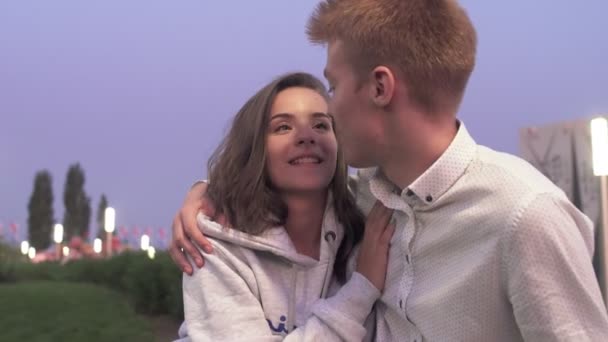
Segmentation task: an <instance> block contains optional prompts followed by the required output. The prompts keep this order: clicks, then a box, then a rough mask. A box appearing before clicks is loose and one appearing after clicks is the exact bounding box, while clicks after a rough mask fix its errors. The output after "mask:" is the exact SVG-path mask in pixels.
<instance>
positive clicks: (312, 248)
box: [283, 192, 327, 260]
mask: <svg viewBox="0 0 608 342" xmlns="http://www.w3.org/2000/svg"><path fill="white" fill-rule="evenodd" d="M283 200H284V201H285V204H287V208H288V214H287V221H286V222H285V230H286V231H287V234H288V235H289V237H290V238H291V241H292V243H293V244H294V246H295V247H296V251H297V252H298V253H300V254H303V255H307V256H309V257H311V258H314V259H317V260H319V256H320V247H321V228H322V225H323V216H324V215H325V206H326V202H327V192H316V193H305V194H302V193H298V194H288V195H285V196H283Z"/></svg>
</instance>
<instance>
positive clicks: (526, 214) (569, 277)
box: [503, 194, 608, 341]
mask: <svg viewBox="0 0 608 342" xmlns="http://www.w3.org/2000/svg"><path fill="white" fill-rule="evenodd" d="M505 241H506V243H505V244H504V245H503V260H504V261H505V262H504V263H503V265H504V274H505V277H506V284H507V292H508V297H509V300H510V302H511V304H512V306H513V311H514V315H515V319H516V322H517V325H518V327H519V329H520V331H521V333H522V335H523V337H524V340H526V341H603V340H604V339H605V338H606V336H608V316H607V314H606V307H605V305H604V302H603V300H602V296H601V293H600V289H599V285H598V282H597V279H596V277H595V274H594V271H593V266H592V255H593V224H592V223H591V221H590V220H589V219H588V218H587V217H586V216H584V215H583V214H582V213H581V212H580V211H578V209H576V207H574V206H573V205H572V204H571V203H570V202H569V201H568V200H567V199H566V198H561V197H558V196H555V195H549V194H543V195H537V196H535V197H534V198H531V199H529V200H528V201H527V204H526V205H524V206H523V207H522V210H521V211H520V212H519V213H515V219H514V220H513V225H511V229H510V230H509V231H507V232H506V235H505Z"/></svg>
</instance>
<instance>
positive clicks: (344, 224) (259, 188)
mask: <svg viewBox="0 0 608 342" xmlns="http://www.w3.org/2000/svg"><path fill="white" fill-rule="evenodd" d="M327 96H328V95H327V93H326V91H325V87H324V86H323V84H322V83H321V82H320V81H319V80H318V79H316V78H315V77H314V76H312V75H309V74H305V73H293V74H288V75H285V76H282V77H279V78H277V79H276V80H274V81H273V82H271V83H270V84H268V85H267V86H265V87H264V88H263V89H261V90H260V91H259V92H258V93H257V94H255V95H254V96H253V97H252V98H251V99H249V101H247V103H246V104H245V105H244V106H243V107H242V108H241V110H240V111H239V112H238V113H237V115H236V117H235V118H234V121H233V123H232V127H231V130H230V132H229V133H228V135H227V136H226V138H225V139H224V141H223V142H222V144H221V145H220V146H219V147H218V149H217V150H216V152H215V153H214V155H213V156H212V158H211V160H210V161H209V186H208V189H207V196H208V197H209V198H210V199H211V200H212V202H213V203H214V204H215V205H216V210H217V211H218V212H219V213H220V214H221V215H224V216H225V217H226V218H227V220H228V222H231V225H230V227H224V226H221V225H219V224H217V223H216V222H213V221H211V220H210V219H209V218H207V217H205V216H203V215H202V214H199V217H198V223H199V228H200V229H202V230H203V233H204V234H205V235H206V236H208V237H209V238H210V240H211V242H212V244H213V247H214V252H213V254H210V255H207V257H206V261H205V267H203V268H202V269H196V270H195V271H194V273H193V275H192V276H187V275H185V276H184V278H183V291H184V308H185V322H184V324H183V325H182V327H181V328H180V337H181V338H183V339H185V340H187V339H191V340H194V341H219V340H229V341H237V340H246V341H256V340H264V341H277V340H284V339H285V340H297V341H301V340H306V341H313V340H314V341H321V340H322V341H328V340H348V341H357V340H359V341H360V340H362V339H363V337H364V336H365V334H366V329H365V327H364V322H365V320H366V318H367V316H368V315H369V314H370V312H371V310H372V306H373V304H374V302H375V301H376V299H377V298H379V296H380V291H381V290H382V289H383V286H384V278H385V274H386V262H387V254H388V244H389V241H390V237H391V236H392V233H393V231H394V226H393V225H392V224H390V223H389V220H390V216H391V212H390V211H389V210H388V209H386V208H384V207H382V206H381V205H376V206H375V207H374V209H372V212H371V213H370V215H369V216H368V218H367V222H365V220H364V217H363V215H362V214H361V212H360V211H359V210H358V209H357V207H356V205H355V201H354V198H353V197H352V195H351V194H350V193H349V191H348V189H347V167H346V164H345V163H344V161H343V160H342V155H341V153H340V149H339V147H338V144H337V139H336V134H335V130H334V124H333V119H332V117H331V115H330V114H329V113H328V107H327ZM355 245H358V247H357V248H359V249H360V250H359V256H358V262H357V266H356V270H352V267H350V271H348V270H347V268H348V267H347V260H348V256H349V255H350V254H351V253H353V248H354V246H355ZM353 271H354V272H353Z"/></svg>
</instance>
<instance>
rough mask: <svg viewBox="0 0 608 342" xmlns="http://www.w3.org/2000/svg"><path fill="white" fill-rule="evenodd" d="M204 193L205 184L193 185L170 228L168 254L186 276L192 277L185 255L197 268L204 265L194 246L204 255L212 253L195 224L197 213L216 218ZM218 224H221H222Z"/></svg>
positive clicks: (190, 266)
mask: <svg viewBox="0 0 608 342" xmlns="http://www.w3.org/2000/svg"><path fill="white" fill-rule="evenodd" d="M206 192H207V183H204V182H200V183H197V184H195V185H194V186H193V187H192V189H190V191H189V192H188V194H187V195H186V199H185V200H184V204H183V205H182V207H181V209H180V210H179V211H178V213H177V215H175V218H174V219H173V224H172V226H171V230H172V233H173V234H172V239H171V245H170V246H169V254H170V255H171V259H173V262H175V264H177V266H178V267H179V268H180V269H181V270H182V272H185V273H187V274H188V275H192V265H190V262H189V261H188V259H187V258H186V254H187V255H189V256H190V258H192V260H194V263H195V264H196V266H197V267H199V268H201V267H203V265H204V264H205V260H204V258H203V256H202V254H201V253H200V252H199V250H198V249H197V248H196V247H195V246H194V244H196V245H197V246H199V247H201V249H203V251H205V253H211V252H212V251H213V247H212V246H211V243H210V242H209V241H208V240H207V239H206V238H205V236H204V235H203V233H202V232H201V231H200V230H199V229H198V225H197V223H196V215H197V214H198V212H199V211H202V212H203V214H205V215H206V216H208V217H211V218H214V217H215V216H216V215H215V207H214V206H213V204H212V203H211V202H210V201H209V200H208V199H207V198H206V197H205V193H206ZM222 221H225V220H222ZM219 223H220V224H221V223H222V222H219Z"/></svg>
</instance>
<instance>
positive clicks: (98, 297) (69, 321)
mask: <svg viewBox="0 0 608 342" xmlns="http://www.w3.org/2000/svg"><path fill="white" fill-rule="evenodd" d="M0 317H1V319H0V341H20V340H21V341H24V340H25V341H28V342H37V341H45V342H46V341H62V342H63V341H65V342H70V341H89V342H97V341H121V340H123V341H154V340H155V336H154V335H153V334H152V330H151V327H150V324H149V322H148V321H146V320H145V319H144V318H142V317H140V316H137V315H136V314H135V312H134V310H133V308H132V307H131V305H130V304H129V302H128V301H127V300H126V298H124V297H123V296H122V295H121V294H119V293H117V292H114V291H112V290H109V289H107V288H105V287H100V286H96V285H92V284H81V283H66V282H25V283H12V284H0Z"/></svg>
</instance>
